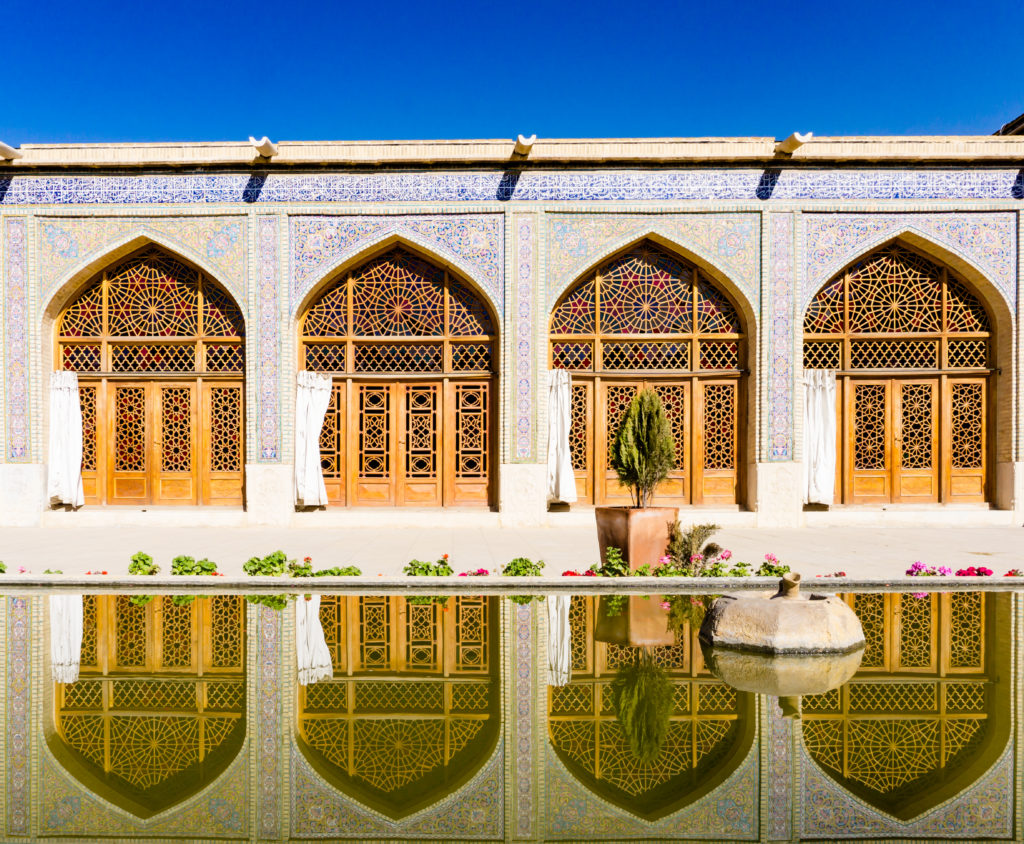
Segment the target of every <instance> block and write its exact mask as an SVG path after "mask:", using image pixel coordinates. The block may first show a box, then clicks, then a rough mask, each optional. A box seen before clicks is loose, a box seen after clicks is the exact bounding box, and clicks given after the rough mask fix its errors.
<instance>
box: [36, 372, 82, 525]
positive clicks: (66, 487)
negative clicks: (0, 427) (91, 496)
mask: <svg viewBox="0 0 1024 844" xmlns="http://www.w3.org/2000/svg"><path fill="white" fill-rule="evenodd" d="M48 470H49V471H48V477H47V479H46V490H47V494H48V495H49V497H50V503H52V504H70V505H71V506H72V507H81V506H82V505H83V504H84V503H85V494H84V493H83V491H82V405H81V404H80V402H79V399H78V376H77V375H76V374H75V373H74V372H54V373H52V374H51V375H50V462H49V467H48Z"/></svg>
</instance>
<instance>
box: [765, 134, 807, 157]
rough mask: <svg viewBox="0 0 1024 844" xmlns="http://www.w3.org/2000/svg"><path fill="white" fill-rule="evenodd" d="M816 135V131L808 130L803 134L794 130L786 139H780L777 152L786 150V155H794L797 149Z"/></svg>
mask: <svg viewBox="0 0 1024 844" xmlns="http://www.w3.org/2000/svg"><path fill="white" fill-rule="evenodd" d="M813 137H814V132H808V133H807V134H805V135H801V134H800V133H799V132H794V133H793V134H792V135H790V136H789V137H788V138H786V140H784V141H779V142H778V143H776V144H775V151H776V152H784V153H786V155H792V154H793V153H794V152H796V150H798V149H800V147H802V146H803V145H804V144H806V143H807V142H808V141H809V140H810V139H811V138H813Z"/></svg>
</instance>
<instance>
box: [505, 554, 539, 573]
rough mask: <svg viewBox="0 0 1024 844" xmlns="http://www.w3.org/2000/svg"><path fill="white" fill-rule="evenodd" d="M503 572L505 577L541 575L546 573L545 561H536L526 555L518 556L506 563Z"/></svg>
mask: <svg viewBox="0 0 1024 844" xmlns="http://www.w3.org/2000/svg"><path fill="white" fill-rule="evenodd" d="M501 573H502V574H503V575H505V577H540V576H541V575H542V574H543V573H544V561H543V560H538V561H537V562H534V561H533V560H530V559H527V558H526V557H516V558H515V559H514V560H510V561H509V562H508V563H506V564H505V567H504V568H503V569H502V570H501Z"/></svg>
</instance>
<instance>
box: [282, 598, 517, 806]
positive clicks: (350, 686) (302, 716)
mask: <svg viewBox="0 0 1024 844" xmlns="http://www.w3.org/2000/svg"><path fill="white" fill-rule="evenodd" d="M320 619H321V622H322V624H323V628H324V636H325V638H326V641H327V644H328V647H329V648H330V650H331V656H332V662H333V666H334V677H333V679H331V680H329V681H324V682H320V683H316V684H313V685H309V686H304V687H301V686H300V687H299V690H298V733H299V737H300V739H301V742H300V743H301V746H302V748H303V751H304V752H305V754H306V756H307V758H309V759H310V761H311V762H312V763H313V765H314V766H315V767H316V768H317V769H318V770H319V771H320V772H321V773H322V774H323V775H324V776H325V777H326V778H327V779H328V780H329V781H330V782H332V783H334V784H335V785H336V786H337V787H338V788H339V789H341V790H342V791H345V792H347V793H350V794H352V795H353V796H354V797H356V798H357V799H358V800H360V801H361V802H363V803H365V804H367V805H369V806H372V807H373V808H375V809H376V810H378V811H381V812H383V813H385V814H386V815H388V816H390V817H394V818H398V817H403V816H405V815H407V814H410V813H411V812H413V811H416V810H417V809H419V808H420V807H422V806H424V805H427V804H428V803H430V802H433V801H436V800H437V799H440V797H442V796H443V795H444V794H447V793H449V792H451V791H452V790H454V789H455V788H457V787H458V786H459V785H461V783H463V782H465V781H466V780H467V779H468V778H469V777H470V776H472V774H473V773H474V772H475V771H476V770H477V769H478V768H479V766H480V764H482V763H483V761H484V760H485V759H486V758H487V756H488V755H489V754H490V751H491V749H492V748H493V746H494V742H495V741H496V739H497V735H498V731H499V727H500V724H499V718H498V705H499V695H498V689H497V685H496V678H497V671H498V665H497V663H496V647H497V635H498V630H497V624H498V619H497V612H496V604H495V602H494V600H493V599H489V598H475V597H459V598H449V599H448V600H447V603H446V604H444V605H442V604H440V603H436V602H434V601H433V600H432V599H427V600H426V602H424V603H417V602H415V601H409V600H407V599H405V598H399V597H393V596H389V597H362V598H355V597H344V596H324V597H323V598H322V601H321V605H320Z"/></svg>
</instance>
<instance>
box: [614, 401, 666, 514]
mask: <svg viewBox="0 0 1024 844" xmlns="http://www.w3.org/2000/svg"><path fill="white" fill-rule="evenodd" d="M611 458H612V468H613V469H615V472H616V474H618V476H619V481H620V482H621V483H622V484H624V485H625V486H628V487H629V488H630V492H631V494H632V496H633V502H634V504H635V505H636V506H637V507H647V506H648V505H649V504H650V503H651V498H652V497H653V496H654V490H655V489H656V488H657V486H658V484H660V483H661V482H662V481H663V480H665V478H667V477H668V473H669V472H671V471H672V470H673V469H674V468H675V466H676V444H675V438H674V437H673V436H672V426H671V425H670V424H669V421H668V416H666V415H665V408H664V406H663V405H662V403H661V399H660V398H659V397H658V394H657V393H656V392H654V390H652V389H649V388H648V389H645V390H641V391H640V392H639V393H637V394H636V395H635V396H634V397H633V401H632V402H631V403H630V405H629V409H628V410H627V411H626V415H625V417H624V418H623V420H622V425H621V426H620V427H619V430H618V433H617V434H616V435H615V442H614V443H613V444H612V454H611Z"/></svg>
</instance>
